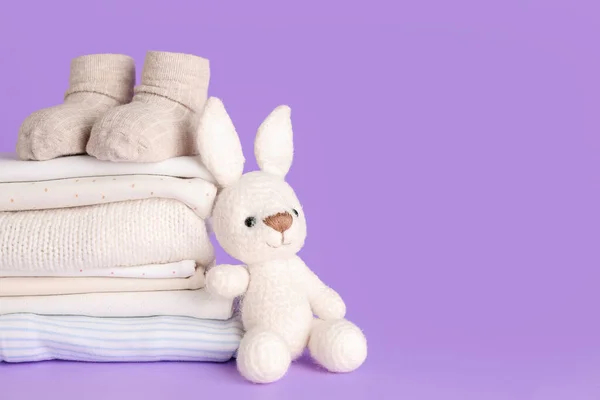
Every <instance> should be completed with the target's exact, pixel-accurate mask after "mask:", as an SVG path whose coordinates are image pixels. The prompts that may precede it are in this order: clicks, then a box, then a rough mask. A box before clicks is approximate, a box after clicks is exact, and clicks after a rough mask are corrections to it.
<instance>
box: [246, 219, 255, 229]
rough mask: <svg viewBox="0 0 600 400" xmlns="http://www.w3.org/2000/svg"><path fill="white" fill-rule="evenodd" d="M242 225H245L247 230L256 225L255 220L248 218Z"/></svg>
mask: <svg viewBox="0 0 600 400" xmlns="http://www.w3.org/2000/svg"><path fill="white" fill-rule="evenodd" d="M244 224H246V226H247V227H248V228H252V227H253V226H254V225H256V218H254V217H248V218H246V220H245V221H244Z"/></svg>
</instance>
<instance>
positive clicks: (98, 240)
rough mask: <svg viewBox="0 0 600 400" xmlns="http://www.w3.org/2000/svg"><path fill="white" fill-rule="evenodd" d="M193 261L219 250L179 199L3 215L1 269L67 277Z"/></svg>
mask: <svg viewBox="0 0 600 400" xmlns="http://www.w3.org/2000/svg"><path fill="white" fill-rule="evenodd" d="M182 260H194V261H196V263H198V264H200V265H205V266H206V265H208V264H209V263H211V262H212V261H213V260H214V248H213V246H212V243H211V241H210V238H209V236H208V231H207V228H206V224H205V222H204V220H203V219H202V218H200V217H199V216H198V215H197V214H195V213H194V211H192V210H191V209H190V208H189V207H187V206H186V205H184V204H183V203H181V202H180V201H177V200H170V199H146V200H136V201H123V202H118V203H109V204H100V205H95V206H85V207H74V208H64V209H57V210H39V211H19V212H0V269H6V270H10V271H28V272H44V273H49V272H66V271H79V270H83V269H84V268H85V269H87V268H89V269H97V268H115V267H132V266H136V265H147V264H165V263H171V262H177V261H182Z"/></svg>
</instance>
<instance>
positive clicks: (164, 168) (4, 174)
mask: <svg viewBox="0 0 600 400" xmlns="http://www.w3.org/2000/svg"><path fill="white" fill-rule="evenodd" d="M120 175H161V176H172V177H176V178H200V179H203V180H205V181H208V182H212V183H214V182H215V180H214V178H213V176H212V175H211V174H210V172H208V170H207V169H206V168H205V167H204V165H202V162H201V161H200V157H199V156H190V157H187V156H186V157H175V158H171V159H168V160H165V161H161V162H156V163H134V162H118V163H114V162H110V161H100V160H98V159H96V158H95V157H92V156H88V155H84V156H71V157H61V158H55V159H53V160H48V161H22V160H19V158H18V157H17V155H16V154H13V153H0V183H6V182H38V181H48V180H56V179H68V178H84V177H100V176H120Z"/></svg>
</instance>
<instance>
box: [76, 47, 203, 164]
mask: <svg viewBox="0 0 600 400" xmlns="http://www.w3.org/2000/svg"><path fill="white" fill-rule="evenodd" d="M209 79H210V69H209V62H208V60H206V59H204V58H201V57H197V56H194V55H189V54H181V53H167V52H156V51H153V52H148V53H147V55H146V60H145V62H144V69H143V72H142V83H141V85H139V86H137V87H136V88H135V89H134V93H135V95H134V97H133V100H132V102H131V103H129V104H126V105H124V106H120V107H117V108H114V109H113V110H110V111H109V112H107V113H106V114H105V115H104V116H102V118H100V119H99V120H98V122H96V124H95V125H94V127H93V128H92V133H91V136H90V140H89V142H88V145H87V152H88V154H90V155H92V156H94V157H96V158H98V159H100V160H107V161H117V162H118V161H128V162H158V161H163V160H165V159H168V158H172V157H178V156H184V155H196V154H197V143H196V130H197V126H198V122H199V119H200V116H201V114H202V111H203V109H204V103H205V102H206V98H207V96H208V84H209Z"/></svg>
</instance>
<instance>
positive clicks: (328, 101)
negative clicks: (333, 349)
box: [0, 0, 600, 400]
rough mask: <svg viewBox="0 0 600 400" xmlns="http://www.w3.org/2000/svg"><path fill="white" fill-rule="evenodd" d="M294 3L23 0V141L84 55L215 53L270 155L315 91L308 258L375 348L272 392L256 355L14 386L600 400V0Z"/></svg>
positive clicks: (16, 73)
mask: <svg viewBox="0 0 600 400" xmlns="http://www.w3.org/2000/svg"><path fill="white" fill-rule="evenodd" d="M202 3H206V4H202ZM209 3H210V4H209ZM225 3H226V4H225ZM287 3H291V2H280V1H252V2H249V1H247V2H246V1H238V2H216V1H214V2H208V1H206V2H200V1H198V0H186V1H184V0H170V1H168V2H167V1H164V0H163V1H159V0H129V1H125V0H104V1H80V0H53V1H36V2H33V1H24V0H23V1H12V2H8V1H4V2H2V5H0V51H1V53H0V54H1V59H2V61H1V63H0V76H1V86H0V87H1V92H0V93H1V94H2V95H1V97H0V110H1V111H0V151H12V150H13V149H14V146H15V142H16V135H17V131H18V128H19V125H20V123H21V121H22V120H23V119H24V118H25V117H26V115H27V114H28V113H30V112H32V111H34V110H36V109H38V108H40V107H46V106H50V105H52V104H55V103H57V102H60V101H61V98H62V94H63V92H64V90H65V89H66V82H67V77H68V72H69V71H68V67H69V62H70V59H71V58H73V57H75V56H78V55H82V54H86V53H97V52H119V53H126V54H130V55H132V56H133V57H135V59H136V60H137V62H138V67H139V68H138V69H139V71H141V66H142V62H143V58H144V53H145V51H147V50H166V51H178V52H188V53H193V54H197V55H201V56H205V57H207V58H209V59H210V60H211V62H212V71H213V79H212V84H211V90H210V92H211V94H212V95H215V96H219V97H221V98H222V99H223V100H224V102H225V104H226V105H227V107H228V109H229V111H230V114H231V116H232V119H233V120H234V122H235V123H236V125H237V127H238V130H239V133H240V136H241V137H242V141H243V145H244V148H245V150H246V154H247V156H248V158H249V162H248V164H247V169H254V168H255V162H254V160H253V159H252V140H253V138H254V134H255V132H256V128H257V127H258V125H259V123H260V122H261V121H262V119H263V118H264V117H265V116H266V115H267V114H268V112H270V111H271V110H272V109H273V108H274V107H275V106H277V105H278V104H280V103H287V104H289V105H290V106H291V107H292V109H293V122H294V128H295V139H296V159H295V163H294V166H293V168H292V172H291V175H290V178H289V180H290V182H291V183H292V185H293V186H294V187H295V188H296V189H297V192H298V194H299V196H300V198H301V200H302V201H303V203H304V206H305V208H306V212H307V214H308V217H309V239H308V242H307V245H306V247H305V249H304V250H303V252H302V255H303V257H304V258H305V260H306V261H307V262H308V264H309V265H310V266H311V267H312V268H313V269H314V270H315V271H316V272H317V273H318V274H319V275H320V276H321V277H322V278H323V280H325V281H326V282H327V283H329V284H330V285H331V286H333V287H334V288H335V289H337V290H338V291H339V292H340V293H341V294H342V296H343V297H344V298H345V300H346V301H347V304H348V309H349V318H350V319H351V320H353V321H355V322H356V323H357V324H359V325H360V326H361V327H363V328H364V331H365V333H366V335H367V337H368V339H369V346H370V355H369V358H368V360H367V362H366V363H365V364H364V366H363V367H362V368H361V369H360V370H358V371H356V372H354V373H352V374H348V375H332V374H327V373H324V372H321V371H318V370H317V369H315V368H314V367H313V366H312V365H311V364H310V363H309V362H307V361H301V362H300V363H299V364H298V365H295V366H293V368H292V369H291V371H290V373H289V375H288V376H286V377H285V378H284V379H283V380H282V381H280V382H278V383H276V384H273V385H269V386H252V385H250V384H248V383H246V382H245V381H244V380H242V378H240V377H239V376H238V374H237V372H236V370H235V365H234V364H233V363H229V364H224V365H213V364H183V363H160V364H147V365H141V364H121V365H117V364H113V365H107V364H104V365H100V364H97V365H91V364H78V363H58V362H51V363H41V364H30V365H0V398H2V399H3V400H13V399H19V400H24V399H33V398H38V397H44V398H46V399H76V398H85V399H89V400H93V399H105V398H114V399H118V398H136V399H138V398H139V399H160V398H163V399H164V398H197V397H204V398H216V396H220V395H223V396H225V398H229V397H234V396H236V397H240V398H247V399H283V398H285V399H304V398H331V396H336V397H340V398H342V397H343V398H346V399H363V398H369V399H410V400H421V399H444V400H451V399H452V400H453V399H460V400H470V399H473V400H496V399H502V400H507V399H519V400H521V399H531V400H558V399H561V400H563V399H564V400H591V399H594V400H596V399H598V398H599V397H600V346H599V342H600V340H599V339H600V324H599V323H598V321H597V319H598V312H597V307H598V304H599V301H598V300H599V297H600V296H599V295H598V289H597V288H598V285H599V278H600V274H599V272H598V271H599V269H598V262H599V261H600V248H599V247H598V243H599V239H600V211H599V209H600V47H599V43H600V24H598V15H600V5H599V3H598V2H597V0H590V1H576V0H563V1H558V0H529V1H524V0H505V1H496V2H491V1H480V0H471V1H467V0H455V1H451V2H450V1H445V0H425V1H413V2H408V1H406V2H404V1H402V2H400V1H393V0H392V1H388V2H383V1H374V0H370V1H368V2H366V1H365V2H355V1H329V2H323V1H316V0H315V1H313V0H311V1H306V0H304V1H302V2H295V3H297V4H300V3H301V4H303V6H300V5H295V6H292V5H289V4H287ZM492 3H496V4H492ZM219 255H220V256H221V257H220V260H222V261H228V259H227V257H224V256H223V253H222V252H220V253H219Z"/></svg>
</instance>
